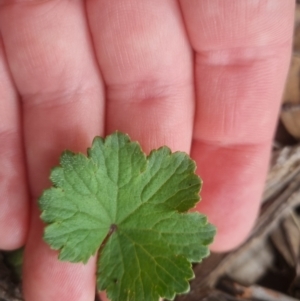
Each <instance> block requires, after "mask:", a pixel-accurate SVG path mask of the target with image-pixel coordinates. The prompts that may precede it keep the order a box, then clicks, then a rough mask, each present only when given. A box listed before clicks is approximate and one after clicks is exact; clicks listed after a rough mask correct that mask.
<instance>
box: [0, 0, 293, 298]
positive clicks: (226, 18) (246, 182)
mask: <svg viewBox="0 0 300 301" xmlns="http://www.w3.org/2000/svg"><path fill="white" fill-rule="evenodd" d="M293 2H294V1H292V0H289V1H280V0H278V1H277V0H276V1H273V4H272V5H267V4H265V3H252V4H249V3H246V2H243V3H242V2H237V1H233V2H232V3H230V4H226V6H225V5H224V4H223V3H222V2H220V1H217V0H214V1H201V2H200V1H199V2H197V1H184V0H183V1H180V2H179V3H177V2H176V1H171V0H167V1H143V2H140V1H133V0H122V1H118V2H116V1H111V2H109V3H108V2H107V1H102V0H101V1H100V0H98V1H96V0H87V1H41V2H39V1H13V3H12V1H2V2H0V4H1V6H0V30H1V36H2V40H3V43H2V44H1V46H0V83H1V84H0V97H1V101H0V120H1V123H0V124H1V127H0V143H1V150H0V152H1V156H0V166H1V170H0V179H1V182H0V195H1V196H2V198H3V199H2V200H1V204H0V216H1V219H0V223H1V225H0V248H4V249H12V248H16V247H19V246H21V245H23V244H24V243H25V241H26V256H25V257H26V258H25V266H24V293H25V296H26V298H27V299H28V300H31V301H35V300H39V301H41V300H45V301H46V300H53V299H56V300H76V301H80V300H85V301H86V300H93V295H94V287H95V286H94V281H95V279H94V278H95V277H94V271H95V259H94V258H93V259H91V260H90V261H89V263H88V264H87V265H86V266H84V265H80V264H79V265H71V264H67V263H60V262H58V261H57V259H56V258H57V255H56V253H55V252H53V251H51V250H49V248H48V247H47V246H46V245H45V244H44V242H43V241H42V239H41V235H42V225H41V222H40V221H39V218H38V210H37V208H36V206H35V203H36V198H37V197H38V196H39V195H40V194H41V191H42V190H43V189H44V188H45V187H47V186H48V185H49V183H48V179H47V175H48V173H49V169H50V167H51V166H53V165H54V164H56V163H57V160H58V157H59V154H60V152H61V151H62V150H63V149H65V148H68V149H72V150H74V151H85V149H86V147H87V146H88V145H89V144H90V143H91V141H92V138H93V137H94V136H96V135H103V134H105V133H110V132H112V131H114V130H116V129H119V130H122V131H123V132H127V133H129V134H130V135H131V137H132V138H133V139H135V140H138V141H140V142H141V144H142V146H143V148H144V149H145V150H150V149H152V148H156V147H158V146H161V145H164V144H166V145H168V146H170V147H171V148H172V149H173V150H182V151H186V152H191V154H192V157H193V158H194V159H195V160H196V161H197V164H198V172H199V174H200V175H201V177H202V178H203V179H204V190H203V194H202V197H203V202H202V203H201V205H200V207H199V209H200V210H201V211H202V212H204V213H206V214H208V216H209V219H210V221H211V222H213V223H214V224H216V225H217V227H218V228H219V233H218V237H217V239H216V242H215V244H214V246H213V249H214V250H219V251H220V250H227V249H230V248H232V247H234V246H236V245H237V244H239V243H240V242H241V241H242V240H243V239H244V238H245V236H246V235H247V233H248V232H249V230H250V228H251V226H252V224H253V221H254V218H255V215H256V214H257V210H258V205H259V197H260V194H261V192H262V189H263V180H264V177H265V173H266V170H267V164H268V156H269V149H270V145H271V140H272V133H273V129H274V126H275V123H276V114H277V111H278V107H279V101H280V96H281V92H282V89H283V83H284V77H285V73H286V71H287V67H288V61H289V51H290V45H291V39H292V30H291V29H292V23H293V22H292V20H293V6H294V3H293ZM29 199H32V200H33V203H32V204H33V206H31V207H30V206H29ZM30 208H31V209H30ZM29 213H30V214H29ZM29 216H30V217H31V222H30V227H29ZM28 233H29V235H28V237H27V234H28ZM26 237H27V238H26Z"/></svg>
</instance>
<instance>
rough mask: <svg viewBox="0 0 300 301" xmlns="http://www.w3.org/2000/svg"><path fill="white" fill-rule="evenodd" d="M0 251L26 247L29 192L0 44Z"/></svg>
mask: <svg viewBox="0 0 300 301" xmlns="http://www.w3.org/2000/svg"><path fill="white" fill-rule="evenodd" d="M0 99H1V101H0V145H1V148H0V249H5V250H11V249H16V248H19V247H21V246H22V245H23V244H24V243H25V239H26V235H27V231H28V209H29V203H28V197H29V194H28V190H27V186H26V178H25V161H24V154H23V144H22V131H21V117H20V107H19V101H18V95H17V93H16V91H15V88H14V86H13V83H12V81H11V78H10V75H9V71H8V67H7V64H6V61H5V54H4V49H3V45H2V41H1V40H0Z"/></svg>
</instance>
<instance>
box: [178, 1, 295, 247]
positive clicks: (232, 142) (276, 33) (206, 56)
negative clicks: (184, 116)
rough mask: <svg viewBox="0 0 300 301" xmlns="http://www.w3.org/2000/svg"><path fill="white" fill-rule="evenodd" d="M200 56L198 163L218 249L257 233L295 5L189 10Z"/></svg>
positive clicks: (210, 4) (201, 4) (204, 207)
mask: <svg viewBox="0 0 300 301" xmlns="http://www.w3.org/2000/svg"><path fill="white" fill-rule="evenodd" d="M180 3H181V8H182V11H183V16H184V20H185V23H186V28H187V31H188V35H189V38H190V41H191V44H192V46H193V48H194V50H195V52H196V55H195V76H196V78H195V82H196V98H197V99H196V102H197V108H196V116H195V128H194V136H193V146H192V155H193V157H194V158H195V159H196V161H197V164H198V167H199V173H200V175H201V176H202V177H203V179H204V187H203V201H202V202H201V203H200V206H199V210H200V211H203V212H205V213H206V214H208V216H209V218H210V220H211V222H213V223H214V224H216V226H217V228H218V235H217V237H216V240H215V243H214V245H213V249H214V250H217V251H224V250H229V249H231V248H233V247H235V246H237V245H239V244H240V243H241V242H242V241H243V240H244V239H245V237H246V236H247V234H248V233H249V231H250V229H251V227H252V225H253V222H254V219H255V216H256V215H257V212H258V208H259V200H260V197H261V194H262V190H263V184H264V179H265V174H266V171H267V165H268V159H269V153H270V147H271V141H272V136H273V132H274V128H275V124H276V120H277V114H278V108H279V104H280V98H281V95H282V90H283V85H284V79H285V76H286V73H287V69H288V63H289V55H290V49H291V41H292V26H293V9H294V1H293V0H287V1H281V0H272V1H254V2H253V1H238V0H235V1H231V2H230V3H227V2H226V3H225V2H224V1H220V0H213V1H211V0H210V1H194V0H193V1H184V0H182V1H181V2H180Z"/></svg>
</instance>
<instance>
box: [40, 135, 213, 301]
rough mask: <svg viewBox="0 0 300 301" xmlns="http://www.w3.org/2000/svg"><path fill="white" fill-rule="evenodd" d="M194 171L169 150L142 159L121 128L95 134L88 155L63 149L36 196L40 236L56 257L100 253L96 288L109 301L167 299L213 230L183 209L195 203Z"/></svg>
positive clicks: (183, 285)
mask: <svg viewBox="0 0 300 301" xmlns="http://www.w3.org/2000/svg"><path fill="white" fill-rule="evenodd" d="M195 168H196V166H195V163H194V161H192V160H191V159H190V158H189V157H188V155H187V154H185V153H182V152H175V153H171V151H170V149H169V148H167V147H161V148H159V149H158V150H154V151H152V152H151V153H150V155H149V156H146V155H145V154H144V153H143V152H142V150H141V148H140V146H139V144H138V143H136V142H131V141H130V138H129V137H128V136H127V135H125V134H122V133H119V132H116V133H114V134H112V135H110V136H108V137H106V139H102V138H100V137H96V138H95V139H94V141H93V144H92V147H91V148H90V149H88V156H87V157H86V156H84V155H83V154H74V153H72V152H70V151H65V152H64V153H63V154H62V156H61V160H60V167H55V168H54V169H53V170H52V172H51V181H52V182H53V187H52V188H50V189H48V190H46V191H45V192H44V193H43V195H42V196H41V198H40V200H39V205H40V208H41V210H42V215H41V218H42V219H43V220H44V221H45V222H46V223H47V224H48V226H47V227H46V228H45V233H44V239H45V240H46V242H47V243H48V244H49V245H50V246H51V247H52V248H53V249H55V250H59V251H60V252H59V259H61V260H67V261H71V262H80V261H82V262H84V263H86V262H87V260H88V259H89V258H90V256H91V255H94V254H95V253H96V252H97V251H98V250H99V255H98V256H99V257H98V269H97V286H98V289H99V290H106V291H107V295H108V297H109V298H110V299H111V300H112V301H123V300H124V301H125V300H136V301H141V300H143V301H157V300H158V299H159V297H163V298H167V299H173V298H174V296H175V294H176V293H184V292H187V291H188V290H189V283H188V280H190V279H192V278H193V277H194V274H193V270H192V267H191V263H192V262H200V261H201V260H202V258H204V257H206V256H207V255H208V253H209V251H208V247H207V246H208V244H210V243H211V242H212V239H213V236H214V234H215V228H214V227H213V226H212V225H211V224H209V223H208V222H207V219H206V217H205V216H204V215H201V214H199V213H187V210H189V209H190V208H192V207H194V206H195V204H196V203H197V202H198V201H199V191H200V188H201V180H200V178H199V177H198V176H197V175H196V174H195Z"/></svg>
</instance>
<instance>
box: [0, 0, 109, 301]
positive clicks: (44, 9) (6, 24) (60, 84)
mask: <svg viewBox="0 0 300 301" xmlns="http://www.w3.org/2000/svg"><path fill="white" fill-rule="evenodd" d="M0 26H1V30H2V33H3V39H4V45H5V49H6V52H7V54H8V62H9V66H10V69H11V71H12V75H13V78H14V81H15V83H16V85H17V88H18V90H19V92H20V94H21V97H22V100H23V116H24V134H25V147H26V155H27V163H28V173H29V181H30V189H31V194H32V196H33V199H34V200H35V199H36V197H38V196H39V195H40V194H41V192H42V190H43V189H44V188H45V187H46V186H48V185H49V183H48V175H49V170H50V167H52V166H53V165H54V164H57V162H58V157H59V154H60V153H61V151H62V150H63V149H65V148H68V149H72V150H74V151H83V152H85V150H86V147H87V146H88V145H89V144H90V143H91V141H92V138H93V137H94V136H95V135H99V134H101V133H102V131H103V124H102V123H103V109H104V108H103V103H104V101H103V90H102V85H101V79H100V76H99V74H98V68H97V64H96V62H95V58H94V56H93V49H92V44H91V41H90V37H89V30H88V26H87V23H86V18H85V9H84V3H83V1H66V0H65V1H58V0H57V1H22V2H20V1H13V2H12V1H10V2H7V4H6V5H3V6H2V7H1V10H0ZM34 204H35V201H34ZM33 207H34V210H33V212H34V214H33V217H32V221H31V230H30V235H29V240H28V244H27V246H26V251H25V264H24V294H25V299H26V300H30V301H35V300H38V301H41V300H43V301H44V300H45V301H46V300H72V301H75V300H76V301H77V300H84V301H88V300H94V291H95V279H94V278H95V276H94V275H95V262H94V259H91V260H90V261H89V263H88V264H87V265H86V266H83V265H80V264H66V263H61V262H59V261H58V260H57V253H56V252H53V251H51V250H50V249H49V247H48V246H46V245H45V244H44V242H43V241H42V238H41V236H42V225H41V223H40V222H39V218H38V215H39V213H38V210H37V208H36V206H35V205H34V206H33Z"/></svg>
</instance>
